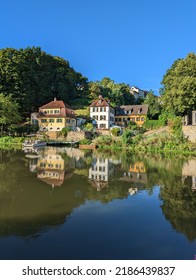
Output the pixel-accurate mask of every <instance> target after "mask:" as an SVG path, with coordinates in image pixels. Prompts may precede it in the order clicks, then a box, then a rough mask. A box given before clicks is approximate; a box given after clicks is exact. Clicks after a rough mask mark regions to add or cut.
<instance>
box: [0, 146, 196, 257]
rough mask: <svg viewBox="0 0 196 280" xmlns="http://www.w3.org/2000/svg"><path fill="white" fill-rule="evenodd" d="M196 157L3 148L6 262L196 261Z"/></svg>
mask: <svg viewBox="0 0 196 280" xmlns="http://www.w3.org/2000/svg"><path fill="white" fill-rule="evenodd" d="M195 258H196V158H186V159H182V158H169V157H168V158H165V157H160V156H156V157H155V156H154V157H153V156H151V157H150V156H147V155H141V156H139V155H137V156H136V155H124V154H120V155H119V154H116V155H115V154H114V155H111V154H107V153H98V152H97V151H95V152H90V151H81V150H78V149H74V148H72V149H71V148H64V147H63V148H54V147H45V148H42V149H39V150H34V151H21V150H15V151H14V150H3V149H1V150H0V259H94V260H97V259H102V260H104V259H130V260H131V259H137V260H139V259H144V260H148V259H157V260H162V259H169V260H170V259H175V260H178V259H182V260H183V259H187V260H191V259H195Z"/></svg>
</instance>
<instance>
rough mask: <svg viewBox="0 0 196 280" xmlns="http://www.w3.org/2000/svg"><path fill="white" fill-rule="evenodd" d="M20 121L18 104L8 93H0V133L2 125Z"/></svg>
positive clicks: (5, 125)
mask: <svg viewBox="0 0 196 280" xmlns="http://www.w3.org/2000/svg"><path fill="white" fill-rule="evenodd" d="M19 121H20V114H19V106H18V104H17V103H16V102H15V101H14V100H13V98H12V96H11V95H10V94H9V95H7V96H4V95H3V94H2V93H0V126H1V134H2V132H3V129H4V127H7V126H10V125H12V124H15V123H18V122H19Z"/></svg>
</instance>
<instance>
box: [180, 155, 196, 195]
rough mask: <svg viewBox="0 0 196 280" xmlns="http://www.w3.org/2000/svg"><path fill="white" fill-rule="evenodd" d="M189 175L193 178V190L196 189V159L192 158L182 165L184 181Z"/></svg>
mask: <svg viewBox="0 0 196 280" xmlns="http://www.w3.org/2000/svg"><path fill="white" fill-rule="evenodd" d="M188 177H191V180H192V190H193V191H195V190H196V160H195V159H191V160H188V161H187V162H186V163H184V164H183V167H182V181H183V182H185V180H186V179H188Z"/></svg>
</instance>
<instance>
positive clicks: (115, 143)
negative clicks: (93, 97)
mask: <svg viewBox="0 0 196 280" xmlns="http://www.w3.org/2000/svg"><path fill="white" fill-rule="evenodd" d="M178 122H179V120H178ZM116 135H117V133H116V131H115V135H110V136H99V137H98V138H96V139H94V140H93V142H94V143H95V144H96V145H97V146H98V147H99V149H101V150H113V151H115V150H116V151H117V150H126V151H127V152H128V151H130V152H145V153H148V152H149V153H175V154H193V155H196V144H194V143H191V142H188V141H187V139H185V138H184V137H183V134H182V127H181V125H179V124H178V125H176V123H170V124H169V126H164V127H160V128H159V129H155V130H151V131H145V130H144V128H141V127H136V126H135V127H132V128H127V129H125V130H124V131H123V133H122V135H120V136H116Z"/></svg>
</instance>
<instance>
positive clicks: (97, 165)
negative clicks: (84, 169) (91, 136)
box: [89, 158, 109, 182]
mask: <svg viewBox="0 0 196 280" xmlns="http://www.w3.org/2000/svg"><path fill="white" fill-rule="evenodd" d="M108 178H109V159H104V158H97V159H96V160H95V161H94V164H93V166H92V167H91V168H90V169H89V179H90V180H96V181H105V182H108Z"/></svg>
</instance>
